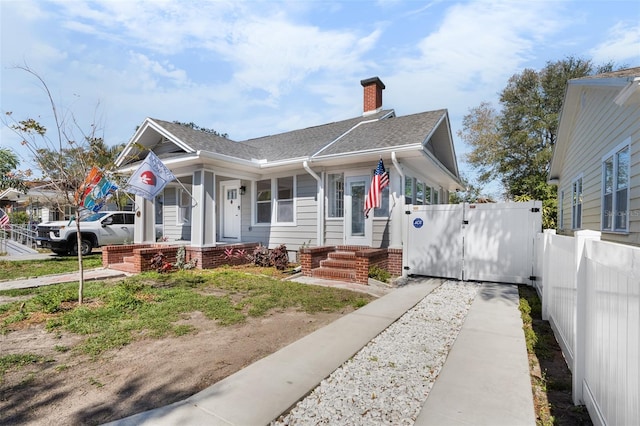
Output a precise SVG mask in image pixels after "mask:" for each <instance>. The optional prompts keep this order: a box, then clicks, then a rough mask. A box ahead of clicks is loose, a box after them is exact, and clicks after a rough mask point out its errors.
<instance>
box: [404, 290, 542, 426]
mask: <svg viewBox="0 0 640 426" xmlns="http://www.w3.org/2000/svg"><path fill="white" fill-rule="evenodd" d="M518 305H519V298H518V288H517V286H515V285H505V284H487V283H485V284H483V285H482V287H481V288H480V290H479V291H478V295H477V296H476V299H475V301H474V302H473V305H472V306H471V309H470V311H469V314H468V315H467V319H466V320H465V323H464V325H463V327H462V330H460V334H459V335H458V339H457V340H456V343H455V344H454V346H453V348H452V349H451V351H450V352H449V356H448V357H447V362H446V363H445V365H444V367H443V368H442V371H441V372H440V375H439V376H438V379H437V380H436V382H435V384H434V385H433V388H432V389H431V393H430V394H429V397H428V398H427V401H426V403H425V404H424V406H423V408H422V412H421V413H420V416H419V417H418V418H417V420H416V423H415V425H416V426H429V425H441V426H445V425H452V426H453V425H455V426H462V425H492V426H500V425H504V426H518V425H535V424H536V421H535V414H534V410H533V396H532V392H531V379H530V377H529V361H528V358H527V349H526V344H525V340H524V333H523V331H522V319H521V318H520V311H519V310H518Z"/></svg>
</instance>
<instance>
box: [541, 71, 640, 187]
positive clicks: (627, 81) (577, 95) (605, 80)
mask: <svg viewBox="0 0 640 426" xmlns="http://www.w3.org/2000/svg"><path fill="white" fill-rule="evenodd" d="M589 89H606V90H617V91H618V92H619V93H618V94H617V95H616V97H615V99H614V102H615V103H616V104H617V105H618V106H628V105H630V104H631V103H640V67H634V68H627V69H624V70H618V71H612V72H607V73H602V74H596V75H592V76H586V77H580V78H574V79H571V80H569V81H568V82H567V87H566V89H565V95H564V100H563V102H562V110H561V112H560V118H559V122H558V137H557V139H556V144H555V146H554V148H553V157H552V158H551V166H550V169H549V177H548V181H549V182H554V183H555V182H556V181H557V180H558V179H559V178H560V174H561V172H562V168H563V165H564V162H565V157H566V154H567V150H568V149H569V144H570V141H571V132H572V131H573V129H574V128H575V123H576V120H577V118H578V114H579V112H580V108H581V103H582V94H583V93H584V90H589Z"/></svg>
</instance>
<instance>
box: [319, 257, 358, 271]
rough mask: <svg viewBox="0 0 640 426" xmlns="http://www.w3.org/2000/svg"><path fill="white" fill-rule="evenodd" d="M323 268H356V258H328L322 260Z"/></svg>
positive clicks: (321, 265)
mask: <svg viewBox="0 0 640 426" xmlns="http://www.w3.org/2000/svg"><path fill="white" fill-rule="evenodd" d="M320 267H321V268H334V269H350V270H353V269H356V261H355V260H343V259H326V260H321V261H320Z"/></svg>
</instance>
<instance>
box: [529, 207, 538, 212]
mask: <svg viewBox="0 0 640 426" xmlns="http://www.w3.org/2000/svg"><path fill="white" fill-rule="evenodd" d="M539 211H540V208H539V207H531V213H538V212H539Z"/></svg>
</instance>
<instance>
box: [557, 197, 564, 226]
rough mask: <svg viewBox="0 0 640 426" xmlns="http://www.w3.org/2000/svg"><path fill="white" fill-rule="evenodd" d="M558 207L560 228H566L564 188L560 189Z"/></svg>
mask: <svg viewBox="0 0 640 426" xmlns="http://www.w3.org/2000/svg"><path fill="white" fill-rule="evenodd" d="M558 207H559V209H558V229H564V190H562V191H560V202H559V203H558Z"/></svg>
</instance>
